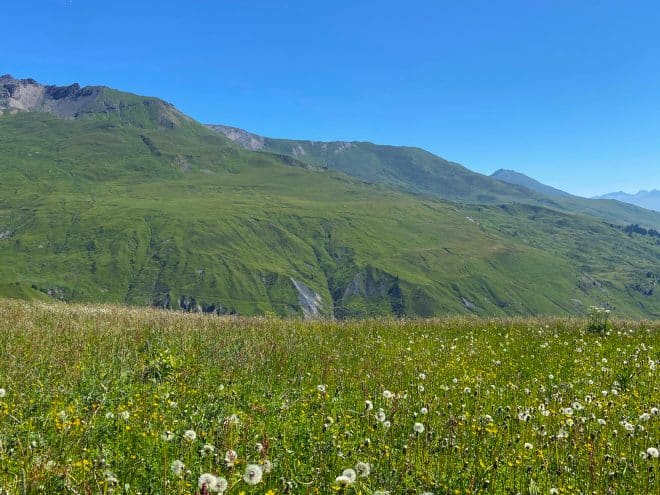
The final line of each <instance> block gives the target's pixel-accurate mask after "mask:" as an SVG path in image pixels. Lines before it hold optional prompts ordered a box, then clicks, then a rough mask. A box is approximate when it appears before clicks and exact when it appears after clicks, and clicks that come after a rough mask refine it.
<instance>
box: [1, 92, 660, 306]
mask: <svg viewBox="0 0 660 495" xmlns="http://www.w3.org/2000/svg"><path fill="white" fill-rule="evenodd" d="M131 101H132V100H131ZM127 108H133V107H131V106H130V105H128V106H127ZM138 108H140V109H141V110H140V112H138V111H137V110H135V111H134V112H133V113H130V114H129V115H127V116H125V117H126V119H127V120H125V121H124V120H121V119H119V120H118V117H117V116H112V118H110V117H108V116H106V115H105V114H101V116H100V117H99V118H92V117H89V118H83V119H79V120H60V119H57V118H55V117H52V116H49V115H46V114H38V113H32V114H18V115H15V116H9V115H5V116H3V117H0V149H2V153H1V154H0V260H1V261H2V262H1V263H0V281H1V283H2V285H1V286H0V294H2V295H5V296H11V297H24V298H31V297H35V296H38V297H43V296H44V295H48V296H46V297H53V298H56V299H63V300H67V301H83V302H112V303H121V304H129V305H156V306H160V307H169V308H174V309H181V308H182V309H199V310H200V311H209V312H216V313H240V314H243V315H253V314H264V313H267V312H274V313H276V314H279V315H293V314H297V315H300V314H302V312H303V309H302V307H301V302H300V297H301V296H300V293H299V289H298V288H299V287H300V284H304V286H306V287H307V288H309V289H310V290H311V291H314V293H316V294H317V295H318V296H319V301H320V304H319V308H318V310H319V314H320V315H321V316H336V317H353V316H357V317H361V316H369V315H388V314H395V315H420V316H431V315H441V314H447V313H474V314H480V315H518V314H583V313H584V312H585V309H586V308H587V307H588V306H589V305H592V304H596V305H608V306H609V307H610V308H612V309H613V310H614V312H615V313H616V314H618V315H622V316H629V317H658V316H659V315H660V292H658V291H657V290H655V287H656V285H657V283H658V281H659V280H660V274H659V273H658V269H657V267H658V261H659V260H660V246H658V245H657V243H655V242H654V241H653V240H652V239H647V238H643V237H640V236H632V237H630V236H627V235H625V234H624V233H623V232H622V231H621V229H620V228H618V227H617V226H612V225H608V224H606V223H603V222H602V221H600V220H597V219H595V218H591V217H586V216H579V215H569V214H565V213H560V212H556V211H553V210H549V209H543V208H539V207H532V206H513V205H509V206H506V207H504V208H501V207H499V206H489V207H483V208H482V207H478V206H468V205H464V206H460V205H457V204H453V203H449V202H444V201H440V200H433V199H428V198H423V197H420V196H413V195H410V194H405V193H402V192H398V191H395V190H393V189H389V188H387V187H384V186H378V185H370V184H366V183H363V182H361V181H359V180H358V179H356V178H351V177H349V176H347V175H344V174H342V173H339V172H332V171H323V170H320V169H314V168H309V167H308V166H307V165H304V164H303V163H301V162H298V161H296V160H295V159H293V158H291V157H283V156H279V155H275V154H268V153H255V152H250V151H247V150H244V149H241V148H240V147H238V146H237V145H235V144H233V143H231V142H229V141H228V140H227V139H225V138H224V137H223V136H220V135H218V134H216V133H214V132H212V131H210V130H208V129H206V128H204V127H203V126H201V125H200V124H197V123H195V122H193V121H181V123H180V124H179V125H177V126H174V127H163V126H154V125H151V126H149V125H147V123H148V122H149V121H148V120H147V121H146V122H147V123H143V122H142V120H141V119H143V117H144V115H143V113H144V112H143V110H144V109H143V108H142V107H139V106H138ZM148 108H150V109H152V107H148ZM168 108H169V107H168ZM152 110H153V109H152ZM127 112H128V110H127ZM149 115H150V114H149ZM122 118H123V117H122ZM145 118H146V117H145ZM150 118H151V117H150ZM181 118H182V117H181Z"/></svg>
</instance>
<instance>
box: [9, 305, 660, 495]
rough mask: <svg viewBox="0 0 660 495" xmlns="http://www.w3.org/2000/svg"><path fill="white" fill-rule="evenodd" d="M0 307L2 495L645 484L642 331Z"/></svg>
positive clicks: (651, 378)
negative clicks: (202, 488)
mask: <svg viewBox="0 0 660 495" xmlns="http://www.w3.org/2000/svg"><path fill="white" fill-rule="evenodd" d="M1 303H2V304H0V363H1V364H0V388H2V390H1V391H0V396H1V397H0V489H2V490H6V491H7V492H8V493H11V494H19V493H24V494H36V493H103V494H106V493H111V492H112V493H123V494H129V493H130V494H137V493H142V494H156V493H159V494H165V493H167V494H172V495H174V494H189V493H195V492H196V491H197V490H198V488H197V487H198V480H199V477H200V475H202V474H204V473H210V474H212V475H214V476H215V477H220V478H224V479H225V480H226V481H227V485H228V487H227V489H226V490H225V493H227V494H235V495H238V494H239V493H245V494H260V495H263V494H266V493H269V494H272V493H276V494H282V493H295V494H305V493H312V494H314V493H323V494H326V493H334V492H335V491H339V492H340V493H353V494H357V493H361V494H364V495H366V494H376V493H381V494H382V493H391V494H403V493H411V494H421V493H429V492H431V493H435V494H445V493H451V494H475V493H492V494H509V493H540V494H550V493H556V494H585V493H599V494H605V493H617V494H623V493H626V494H633V493H634V494H647V493H649V494H650V493H655V490H656V489H657V486H658V483H659V481H660V480H659V479H658V475H659V468H660V465H659V462H660V459H659V458H658V457H657V453H658V450H657V449H658V448H659V447H660V416H659V415H658V407H660V381H659V377H658V366H657V365H658V361H659V360H660V350H659V349H658V332H659V331H660V326H659V324H658V323H657V322H655V323H649V322H637V323H627V322H624V321H615V322H614V325H613V328H612V329H611V331H610V332H609V333H608V334H607V335H595V334H593V333H589V332H587V331H585V326H586V322H585V321H584V320H581V319H550V318H529V319H490V320H480V319H471V318H452V319H442V320H418V321H412V320H410V321H405V320H403V321H394V320H366V321H361V322H348V323H330V322H325V323H322V322H308V323H303V322H301V321H300V320H279V319H269V318H259V319H245V318H233V317H217V316H208V315H193V314H183V313H179V312H165V311H161V310H151V309H126V308H120V307H113V306H74V305H65V304H44V303H39V302H32V303H24V302H18V301H1ZM177 461H178V462H177ZM181 464H183V466H181ZM249 466H252V467H249ZM255 466H256V467H255ZM347 469H353V470H355V471H357V473H358V475H357V476H356V477H355V479H353V476H354V473H352V472H351V471H347V472H346V471H345V470H347ZM246 473H247V474H248V476H246ZM342 474H343V475H344V476H345V478H339V479H338V477H340V476H342ZM360 474H362V475H363V476H360ZM260 475H261V476H260ZM206 479H207V481H208V480H211V481H212V480H213V478H206ZM250 483H253V484H250ZM346 483H348V484H347V485H345V486H344V485H343V484H346ZM213 486H214V487H215V486H216V485H215V484H214V485H213ZM219 486H220V485H217V487H219ZM342 490H343V491H342Z"/></svg>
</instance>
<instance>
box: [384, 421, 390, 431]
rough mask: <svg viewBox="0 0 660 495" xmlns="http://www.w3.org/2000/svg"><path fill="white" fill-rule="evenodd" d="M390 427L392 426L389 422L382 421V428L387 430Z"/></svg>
mask: <svg viewBox="0 0 660 495" xmlns="http://www.w3.org/2000/svg"><path fill="white" fill-rule="evenodd" d="M390 426H392V422H391V421H383V428H385V429H386V430H387V429H388V428H389V427H390Z"/></svg>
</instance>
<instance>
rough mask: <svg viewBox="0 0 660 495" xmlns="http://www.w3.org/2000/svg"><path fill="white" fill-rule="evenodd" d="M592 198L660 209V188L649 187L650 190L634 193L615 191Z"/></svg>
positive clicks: (648, 208) (649, 208)
mask: <svg viewBox="0 0 660 495" xmlns="http://www.w3.org/2000/svg"><path fill="white" fill-rule="evenodd" d="M594 199H615V200H617V201H621V202H622V203H628V204H631V205H635V206H641V207H642V208H646V209H647V210H655V211H660V190H657V189H651V190H650V191H646V190H642V191H639V192H638V193H635V194H628V193H625V192H623V191H617V192H612V193H608V194H603V195H602V196H596V197H595V198H594Z"/></svg>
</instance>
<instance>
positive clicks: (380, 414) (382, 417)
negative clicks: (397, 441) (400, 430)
mask: <svg viewBox="0 0 660 495" xmlns="http://www.w3.org/2000/svg"><path fill="white" fill-rule="evenodd" d="M375 416H376V421H380V422H381V423H382V422H383V421H385V411H383V410H382V409H379V410H378V412H376V415H375Z"/></svg>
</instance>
